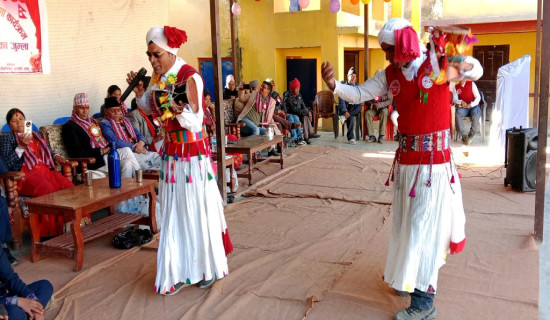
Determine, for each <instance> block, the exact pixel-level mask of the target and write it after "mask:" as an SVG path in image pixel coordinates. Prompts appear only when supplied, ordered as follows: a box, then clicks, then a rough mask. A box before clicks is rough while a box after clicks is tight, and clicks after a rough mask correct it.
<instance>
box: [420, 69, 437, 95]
mask: <svg viewBox="0 0 550 320" xmlns="http://www.w3.org/2000/svg"><path fill="white" fill-rule="evenodd" d="M418 87H419V88H420V90H421V91H424V92H429V91H430V90H431V89H432V88H433V87H434V82H433V81H432V79H430V77H429V76H427V75H426V74H425V73H423V74H422V75H421V76H420V77H418Z"/></svg>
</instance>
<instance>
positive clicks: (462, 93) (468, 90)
mask: <svg viewBox="0 0 550 320" xmlns="http://www.w3.org/2000/svg"><path fill="white" fill-rule="evenodd" d="M455 88H456V93H458V98H459V99H460V100H462V101H464V102H466V103H468V104H470V103H471V102H472V101H474V100H475V98H476V97H475V96H474V92H473V91H472V81H466V83H465V84H464V86H462V85H461V84H460V83H457V84H456V85H455Z"/></svg>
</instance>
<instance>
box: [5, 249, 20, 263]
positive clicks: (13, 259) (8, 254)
mask: <svg viewBox="0 0 550 320" xmlns="http://www.w3.org/2000/svg"><path fill="white" fill-rule="evenodd" d="M2 249H3V250H4V252H5V253H6V256H7V258H8V261H9V262H10V264H11V265H12V266H14V265H16V264H17V259H16V258H15V257H14V256H13V255H12V254H11V251H10V249H9V248H7V247H6V248H2Z"/></svg>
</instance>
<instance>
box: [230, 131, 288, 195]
mask: <svg viewBox="0 0 550 320" xmlns="http://www.w3.org/2000/svg"><path fill="white" fill-rule="evenodd" d="M274 144H278V145H279V148H280V150H281V157H280V159H269V161H271V162H278V163H280V164H281V169H282V168H283V152H282V151H283V136H282V135H276V136H273V137H272V138H269V137H268V136H267V135H254V136H249V137H244V138H240V139H239V140H237V143H236V144H230V143H228V144H227V145H226V146H225V152H228V153H243V154H246V155H247V157H248V173H238V174H237V176H238V177H245V178H248V185H252V182H251V180H252V165H253V164H254V161H252V154H254V153H255V152H256V151H260V150H262V149H265V148H268V147H270V146H272V145H274Z"/></svg>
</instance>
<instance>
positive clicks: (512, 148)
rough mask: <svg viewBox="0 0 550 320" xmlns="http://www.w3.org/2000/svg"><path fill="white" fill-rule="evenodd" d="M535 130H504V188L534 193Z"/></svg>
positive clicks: (535, 167) (535, 175) (536, 140)
mask: <svg viewBox="0 0 550 320" xmlns="http://www.w3.org/2000/svg"><path fill="white" fill-rule="evenodd" d="M537 148H538V129H537V128H521V127H520V128H519V129H517V128H515V127H514V128H512V129H507V130H506V147H505V151H504V152H505V155H504V167H505V168H506V178H504V186H505V187H507V186H508V185H509V184H510V185H512V188H514V189H518V190H520V191H522V192H525V191H534V190H535V189H536V186H537Z"/></svg>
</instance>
